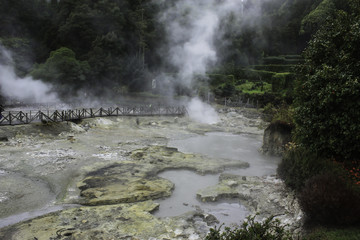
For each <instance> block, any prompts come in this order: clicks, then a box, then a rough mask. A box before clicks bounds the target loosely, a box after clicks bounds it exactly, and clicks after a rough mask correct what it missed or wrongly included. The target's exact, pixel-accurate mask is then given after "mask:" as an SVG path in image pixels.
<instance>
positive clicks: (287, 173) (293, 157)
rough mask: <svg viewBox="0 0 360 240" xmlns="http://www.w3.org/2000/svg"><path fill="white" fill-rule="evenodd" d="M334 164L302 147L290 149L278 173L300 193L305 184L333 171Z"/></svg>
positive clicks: (288, 184)
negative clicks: (313, 178) (311, 179)
mask: <svg viewBox="0 0 360 240" xmlns="http://www.w3.org/2000/svg"><path fill="white" fill-rule="evenodd" d="M330 169H333V166H332V164H331V163H330V162H329V161H328V160H326V159H323V158H320V159H319V158H318V156H317V155H316V154H315V153H313V152H310V151H308V150H307V149H304V148H301V147H294V148H291V149H289V150H288V151H287V152H286V153H285V154H284V157H283V159H282V161H281V163H280V164H279V166H278V169H277V173H278V175H279V176H280V177H281V178H282V179H283V180H284V182H285V184H286V185H287V186H288V187H290V188H291V189H293V190H295V191H297V192H299V191H301V189H302V188H303V187H304V186H305V182H306V181H307V180H308V179H309V178H311V177H312V176H315V175H317V174H319V173H322V172H325V171H331V170H330Z"/></svg>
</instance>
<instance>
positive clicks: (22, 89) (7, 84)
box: [0, 45, 59, 103]
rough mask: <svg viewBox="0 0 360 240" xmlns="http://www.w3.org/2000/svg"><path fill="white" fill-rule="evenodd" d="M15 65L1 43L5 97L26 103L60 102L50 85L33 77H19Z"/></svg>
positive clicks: (0, 89) (0, 66)
mask: <svg viewBox="0 0 360 240" xmlns="http://www.w3.org/2000/svg"><path fill="white" fill-rule="evenodd" d="M13 65H14V63H13V60H12V57H11V54H10V52H9V51H7V50H6V49H5V48H4V47H2V46H1V45H0V93H1V95H2V96H3V97H5V98H6V99H15V100H18V101H23V102H26V103H49V102H50V103H55V102H59V99H58V97H57V95H56V94H55V93H53V92H51V86H50V85H48V84H46V83H44V82H42V81H40V80H34V79H33V78H31V77H25V78H19V77H18V76H17V75H16V74H15V71H14V67H13Z"/></svg>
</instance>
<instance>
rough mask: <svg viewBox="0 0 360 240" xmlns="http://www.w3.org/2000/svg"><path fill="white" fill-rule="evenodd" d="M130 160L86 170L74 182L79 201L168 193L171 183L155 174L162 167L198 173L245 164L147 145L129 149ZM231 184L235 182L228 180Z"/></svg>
mask: <svg viewBox="0 0 360 240" xmlns="http://www.w3.org/2000/svg"><path fill="white" fill-rule="evenodd" d="M130 157H131V159H132V160H129V161H123V162H121V163H115V164H112V165H109V166H106V167H103V168H100V169H96V170H94V171H91V172H89V173H88V174H87V175H86V176H85V178H84V179H83V180H82V181H80V182H79V183H78V187H79V189H80V190H81V197H82V199H81V201H80V203H81V204H84V205H104V204H117V203H132V202H139V201H145V200H150V199H158V198H163V197H167V196H170V195H171V193H172V189H173V188H174V184H173V183H171V182H170V181H169V180H166V179H163V178H159V177H157V173H158V172H161V171H164V170H166V169H169V168H171V169H192V170H194V171H197V172H198V173H201V174H205V173H216V172H220V171H222V170H223V169H225V168H228V167H247V166H248V164H247V163H243V162H239V161H232V160H228V161H219V160H218V159H211V158H205V157H203V156H200V155H196V154H184V153H181V152H179V151H178V150H177V149H176V148H171V147H164V146H151V147H146V148H143V149H138V150H134V151H132V153H131V154H130ZM230 184H231V185H234V184H237V182H234V181H233V182H231V183H230Z"/></svg>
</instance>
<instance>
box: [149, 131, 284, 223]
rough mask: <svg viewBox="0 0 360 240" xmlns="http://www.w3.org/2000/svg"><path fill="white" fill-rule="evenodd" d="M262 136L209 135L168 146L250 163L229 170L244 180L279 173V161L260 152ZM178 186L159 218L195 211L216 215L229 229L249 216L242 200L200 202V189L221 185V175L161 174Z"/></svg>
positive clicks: (173, 172)
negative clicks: (241, 167)
mask: <svg viewBox="0 0 360 240" xmlns="http://www.w3.org/2000/svg"><path fill="white" fill-rule="evenodd" d="M261 143H262V141H261V139H259V136H253V135H234V134H230V133H219V132H216V133H209V134H206V135H203V136H196V137H191V138H187V139H181V140H173V141H170V142H169V144H168V146H170V147H176V148H178V149H179V151H181V152H185V153H200V154H203V155H207V156H209V157H212V158H219V159H231V160H239V161H243V162H248V163H249V164H250V167H249V168H246V169H238V168H236V169H228V170H226V173H232V174H237V175H241V176H264V175H271V174H275V173H276V167H277V165H278V163H279V161H280V158H277V157H268V156H264V155H262V154H261V153H260V152H259V148H260V147H261ZM159 176H160V177H163V178H166V179H169V180H170V181H172V182H173V183H174V184H175V190H174V192H173V194H172V196H171V197H169V198H167V199H164V200H160V201H158V202H159V203H160V209H159V210H158V211H157V212H156V213H155V215H156V216H159V217H166V216H178V215H181V214H183V213H186V212H188V211H191V210H195V209H199V208H200V209H202V210H203V211H205V212H206V213H209V214H212V215H214V216H215V217H216V218H217V219H218V220H219V221H220V223H225V225H230V224H240V223H241V221H242V220H244V219H245V217H246V216H247V215H248V214H249V212H248V211H247V210H246V208H245V207H244V206H242V205H241V204H240V203H239V201H238V200H235V199H232V200H230V199H227V200H226V201H225V200H224V201H223V202H217V203H202V202H201V201H198V200H197V199H196V193H197V191H198V190H200V189H204V188H206V187H208V186H212V185H216V184H217V183H218V177H219V175H205V176H201V175H198V174H196V173H194V172H191V171H185V170H171V171H166V172H163V173H161V174H159Z"/></svg>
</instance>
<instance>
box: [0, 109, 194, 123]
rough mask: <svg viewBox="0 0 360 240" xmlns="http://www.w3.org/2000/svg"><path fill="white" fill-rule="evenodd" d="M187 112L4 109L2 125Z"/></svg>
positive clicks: (171, 114)
mask: <svg viewBox="0 0 360 240" xmlns="http://www.w3.org/2000/svg"><path fill="white" fill-rule="evenodd" d="M185 114H187V110H186V108H185V107H184V106H151V105H150V106H139V107H134V106H131V107H129V106H126V107H115V108H111V107H110V108H98V109H93V108H87V109H85V108H83V109H71V110H46V111H42V110H39V111H4V112H2V114H1V115H2V116H1V119H0V126H3V125H19V124H29V123H32V122H43V123H44V122H63V121H76V120H81V119H85V118H95V117H110V116H182V115H185Z"/></svg>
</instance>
